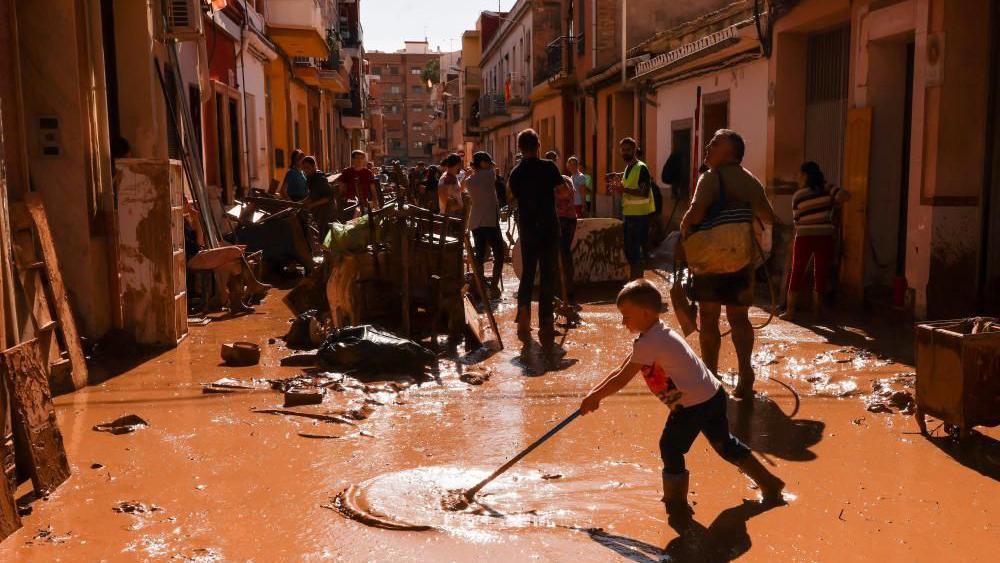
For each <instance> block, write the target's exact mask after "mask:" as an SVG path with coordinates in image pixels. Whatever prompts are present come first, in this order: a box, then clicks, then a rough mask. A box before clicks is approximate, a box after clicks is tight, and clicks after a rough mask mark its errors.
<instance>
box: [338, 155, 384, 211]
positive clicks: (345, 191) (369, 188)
mask: <svg viewBox="0 0 1000 563" xmlns="http://www.w3.org/2000/svg"><path fill="white" fill-rule="evenodd" d="M367 158H368V157H367V155H366V154H365V152H364V151H354V152H352V153H351V165H350V166H348V167H347V168H344V169H343V170H341V171H340V198H341V200H343V201H344V202H345V204H347V205H349V203H348V201H349V200H354V201H356V202H357V204H358V206H357V209H356V210H355V212H354V213H355V215H358V214H360V213H361V212H363V211H365V210H367V209H368V205H369V202H370V201H371V200H373V199H374V198H375V194H376V189H375V175H374V174H373V173H372V171H371V170H369V169H368V168H367V167H365V161H366V160H367Z"/></svg>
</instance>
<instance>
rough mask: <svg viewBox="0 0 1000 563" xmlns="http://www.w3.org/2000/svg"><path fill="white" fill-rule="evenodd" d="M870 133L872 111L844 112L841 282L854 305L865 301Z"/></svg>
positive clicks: (870, 109) (857, 109)
mask: <svg viewBox="0 0 1000 563" xmlns="http://www.w3.org/2000/svg"><path fill="white" fill-rule="evenodd" d="M871 134H872V108H870V107H869V108H855V109H852V110H850V111H848V112H847V131H846V135H845V142H844V187H845V188H846V189H847V191H848V192H850V194H851V198H850V199H849V200H847V202H845V203H844V212H843V219H842V225H843V226H842V242H841V246H842V258H841V268H840V283H841V287H842V288H843V295H844V297H845V298H847V299H848V300H849V301H851V302H855V303H860V302H861V301H862V300H863V299H864V280H865V249H866V247H867V240H868V238H867V237H868V233H867V225H868V177H869V176H868V174H869V163H870V160H871Z"/></svg>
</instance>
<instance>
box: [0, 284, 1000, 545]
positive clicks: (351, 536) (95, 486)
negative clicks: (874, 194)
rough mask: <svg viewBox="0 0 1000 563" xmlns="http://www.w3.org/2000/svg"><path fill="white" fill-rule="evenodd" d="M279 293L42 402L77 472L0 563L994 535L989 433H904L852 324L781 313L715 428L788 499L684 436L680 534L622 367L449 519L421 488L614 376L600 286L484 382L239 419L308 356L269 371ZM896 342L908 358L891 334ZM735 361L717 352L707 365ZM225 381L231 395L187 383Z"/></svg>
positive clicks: (996, 464)
mask: <svg viewBox="0 0 1000 563" xmlns="http://www.w3.org/2000/svg"><path fill="white" fill-rule="evenodd" d="M648 275H649V277H650V278H651V279H653V280H654V281H656V282H657V283H663V282H662V281H661V280H660V279H659V278H657V277H656V276H655V275H654V273H650V274H648ZM511 285H512V284H508V288H510V287H511ZM508 292H509V289H508ZM280 295H281V294H280V292H276V293H275V294H274V295H272V296H270V297H269V298H268V299H267V300H266V301H265V303H264V304H263V305H262V306H261V307H260V308H259V309H258V312H257V313H256V314H253V315H248V316H244V317H239V318H235V319H228V320H220V321H217V322H213V323H211V324H209V325H208V326H205V327H197V328H193V329H192V334H191V336H190V337H189V338H188V339H187V340H186V341H184V342H183V343H182V344H181V345H180V346H179V347H178V348H177V349H176V350H171V351H168V352H165V353H163V354H160V355H158V356H155V357H152V358H150V359H148V360H146V361H144V362H143V363H141V364H140V365H137V366H135V367H134V368H132V369H130V370H129V371H128V372H127V373H125V374H123V375H121V376H119V377H116V378H114V379H111V380H109V381H107V382H105V383H103V384H101V385H98V386H94V387H88V388H86V389H84V390H81V391H80V392H77V393H75V394H72V395H67V396H62V397H59V398H58V399H57V400H56V408H57V413H58V421H59V424H60V427H61V428H62V430H63V436H64V438H65V441H66V446H67V453H68V457H69V460H70V463H71V466H72V469H73V476H72V478H71V480H70V481H68V482H67V483H66V485H64V486H63V487H61V488H60V489H58V490H57V491H56V492H55V493H54V494H52V495H51V497H49V498H48V499H47V500H45V501H36V502H34V503H33V504H32V505H31V507H32V509H33V510H32V512H31V513H30V514H29V515H27V516H25V517H24V527H23V529H21V530H20V531H18V532H17V533H15V534H14V535H13V536H11V537H10V538H9V539H8V540H7V541H6V542H4V544H3V545H2V547H0V559H3V560H9V561H13V560H19V561H49V560H62V561H84V560H146V559H150V560H156V559H169V558H177V559H181V560H199V561H215V560H218V561H222V560H250V559H256V560H260V559H266V560H272V561H277V560H285V561H287V560H318V559H327V558H329V559H343V560H395V561H401V560H473V559H481V558H483V557H488V558H490V559H494V560H530V559H541V560H566V559H567V558H568V557H572V558H573V559H575V560H586V561H607V560H632V561H658V560H661V559H663V558H664V557H667V559H666V560H672V559H670V558H674V559H676V560H686V559H691V560H729V559H735V558H739V557H742V558H745V559H746V560H751V561H754V560H757V561H765V560H766V561H774V560H785V561H791V560H796V561H799V560H803V561H805V560H832V559H836V560H884V561H959V560H972V559H975V558H977V557H980V558H981V557H984V556H985V557H988V556H989V554H990V553H994V552H995V550H996V547H997V538H998V537H1000V528H998V524H997V523H998V522H1000V482H998V479H1000V447H998V442H997V439H998V438H1000V435H998V434H997V433H996V432H995V431H987V433H986V434H985V435H978V433H977V436H976V445H975V446H974V447H973V448H971V449H970V450H968V451H965V452H964V453H963V451H961V450H959V449H958V448H957V447H955V446H953V445H951V444H950V442H949V441H948V439H947V438H946V437H944V435H943V432H942V430H940V429H938V430H937V431H936V433H935V435H934V436H935V437H932V438H931V439H929V440H928V439H926V438H924V437H922V436H920V435H919V434H918V433H917V427H916V424H915V423H914V421H913V418H912V417H911V416H907V415H905V414H898V413H895V412H889V413H875V412H869V411H868V410H866V401H865V399H866V396H868V395H870V394H871V389H872V385H873V383H874V382H877V381H879V380H885V381H896V382H899V381H903V380H905V379H906V378H907V377H908V374H911V373H912V367H910V366H909V365H907V364H905V363H901V362H899V361H897V360H895V359H894V358H893V357H891V356H888V355H881V356H879V355H876V354H873V353H871V352H867V351H864V349H862V348H860V347H858V348H855V347H853V346H855V345H858V344H861V345H863V344H864V343H865V341H866V338H868V336H867V333H865V332H864V331H854V330H852V331H849V332H843V331H841V332H838V333H828V332H825V331H824V330H823V329H815V330H813V329H808V328H804V327H801V326H797V325H791V324H787V323H783V322H779V321H776V322H774V323H772V324H771V325H770V326H769V327H767V328H766V329H764V330H763V331H762V332H761V333H760V334H759V342H758V347H757V353H756V355H755V363H756V364H757V366H758V377H759V379H760V382H759V384H758V394H757V398H756V399H755V400H754V401H753V403H752V404H751V405H745V404H743V405H738V404H737V402H735V401H730V420H731V425H732V427H733V431H734V433H736V434H737V435H739V436H742V437H744V438H746V439H747V440H748V442H749V444H750V445H751V447H752V448H753V450H754V451H755V452H757V453H758V454H759V455H760V456H761V457H763V458H764V460H765V461H766V463H767V464H768V465H769V466H770V467H771V468H772V469H773V471H775V472H776V473H777V474H779V475H780V476H781V477H782V478H783V479H785V481H786V482H787V484H788V485H787V490H788V492H789V493H790V494H789V499H790V502H789V503H788V504H787V505H786V506H780V507H777V508H772V509H769V510H763V509H762V508H761V507H760V506H759V505H758V504H756V503H754V502H751V501H753V500H754V499H756V496H757V492H756V491H755V490H752V489H751V488H749V487H748V484H749V481H748V480H747V479H746V478H744V477H743V476H742V475H741V474H739V473H738V472H737V471H736V470H735V469H734V468H733V467H732V466H730V465H729V464H727V463H726V462H724V461H722V460H721V459H719V458H718V457H717V456H715V455H714V453H712V452H711V450H710V448H709V446H708V444H707V442H706V441H705V440H704V438H698V440H697V441H696V442H695V445H694V447H693V448H692V451H691V453H690V454H689V456H688V457H689V462H688V463H689V467H691V468H692V482H691V499H692V504H693V507H694V510H695V514H694V519H695V522H696V525H695V526H694V528H693V530H692V531H691V532H690V533H689V534H687V535H686V536H685V537H680V538H679V537H678V535H677V533H676V532H674V531H673V530H672V529H671V528H670V527H668V526H667V523H666V518H665V515H664V513H663V506H662V504H661V503H660V502H659V497H660V483H659V472H660V469H661V461H660V459H659V452H658V450H657V439H658V436H659V432H660V429H661V427H662V424H663V422H664V420H665V417H666V414H667V413H666V409H665V408H664V407H663V405H662V404H660V403H659V402H658V401H657V400H656V398H655V397H653V396H652V395H651V394H650V393H649V392H648V391H647V390H646V389H645V388H644V385H643V384H642V382H641V381H636V382H633V383H632V384H631V385H630V386H629V387H628V388H627V389H625V390H624V391H623V392H622V393H620V394H619V395H616V396H614V397H612V398H610V399H608V400H606V401H605V403H604V404H603V406H602V408H601V410H600V411H598V412H597V413H595V414H593V415H588V416H586V417H583V418H581V419H578V420H576V421H574V422H573V423H572V424H571V425H570V426H568V427H567V428H566V429H565V430H564V431H563V432H562V433H560V434H559V435H557V436H556V437H555V438H553V439H552V440H550V441H549V442H548V443H546V444H545V445H544V446H543V447H541V448H540V449H538V450H537V451H536V452H534V453H532V454H531V455H530V456H529V457H528V458H526V459H525V460H524V461H523V462H522V463H520V464H519V465H517V466H515V468H514V469H513V470H512V471H511V472H509V473H507V474H506V475H504V476H503V477H501V478H500V479H499V480H498V481H496V482H495V483H493V484H491V485H490V486H488V487H486V488H485V489H484V490H483V492H482V493H481V494H480V501H481V504H480V505H479V508H477V509H476V510H472V511H466V512H458V513H452V512H448V511H444V510H442V508H441V506H440V496H439V495H437V494H436V493H435V490H440V489H442V488H445V489H447V488H456V489H461V488H462V487H468V486H471V485H472V484H473V483H475V482H476V481H478V480H479V479H480V478H482V477H483V476H484V475H486V474H487V473H488V472H489V471H492V470H493V469H494V468H495V467H497V466H499V465H500V464H501V463H503V462H504V461H505V460H506V459H508V458H509V457H510V456H512V455H513V454H515V453H516V452H517V451H518V450H520V449H521V448H523V447H524V446H525V445H527V444H528V443H529V442H531V441H532V440H534V439H535V438H536V437H538V436H540V435H541V434H543V433H544V432H545V431H546V430H547V429H548V428H549V427H551V426H552V425H553V424H555V423H556V422H558V421H559V420H561V419H562V418H563V417H564V416H566V415H567V414H568V413H570V412H572V411H573V410H574V409H575V408H576V407H577V406H578V404H579V400H580V398H581V397H582V395H583V394H584V393H585V391H586V390H587V389H588V388H589V387H590V386H591V385H593V384H594V382H596V381H597V380H598V379H599V378H600V377H602V375H603V374H604V373H605V372H606V371H607V370H609V369H610V368H612V367H614V366H613V365H612V363H613V362H614V358H616V357H617V356H619V355H620V354H621V353H623V351H624V350H626V349H627V347H628V346H629V343H630V338H629V336H628V335H627V334H626V332H625V330H624V329H623V328H622V327H620V326H619V325H618V322H619V321H618V317H617V313H616V312H615V311H614V306H613V305H611V304H609V303H608V302H607V299H608V298H609V297H610V296H611V293H610V292H609V291H607V290H594V291H592V295H589V296H588V297H591V298H592V301H591V304H587V305H585V306H584V309H583V312H582V317H583V324H582V326H580V327H579V328H576V329H572V330H570V331H569V334H568V336H567V337H566V338H565V342H564V345H563V350H564V354H563V353H559V354H545V353H542V351H541V349H540V347H539V346H538V344H537V342H535V343H534V344H532V345H528V346H524V347H522V346H519V345H518V346H515V345H509V346H508V350H506V351H504V352H501V353H498V354H496V355H493V356H492V357H489V358H488V359H486V360H485V361H484V362H482V363H479V364H477V365H475V366H474V368H472V369H473V370H474V371H477V372H478V373H480V374H485V375H486V376H488V379H487V377H485V376H484V377H480V378H479V379H478V380H475V381H474V383H480V384H479V385H474V384H470V383H467V382H466V381H463V378H462V375H463V373H465V372H466V371H469V369H470V367H469V366H467V365H464V364H463V363H462V361H461V360H460V361H454V360H441V361H440V362H439V368H438V373H437V374H436V375H435V377H432V378H430V379H428V380H427V381H423V382H421V381H408V380H403V381H400V380H393V381H366V382H360V381H356V380H353V379H351V378H340V376H331V377H332V378H334V379H337V381H338V382H339V383H338V384H336V385H333V386H331V387H330V388H329V391H328V393H327V395H326V397H325V399H324V402H323V404H322V405H318V406H312V407H298V408H296V409H295V410H298V411H300V412H306V413H319V414H333V415H336V416H334V417H332V418H330V419H322V420H319V419H314V418H305V417H299V416H288V415H285V414H268V413H262V412H254V411H257V410H262V409H282V408H283V400H282V395H281V393H279V392H276V391H274V390H272V389H271V388H270V386H268V385H257V386H254V385H247V384H246V383H247V382H251V381H252V380H253V379H254V378H267V379H272V380H273V379H283V378H291V377H295V376H297V375H300V374H301V373H302V371H303V370H302V368H295V367H281V366H280V365H279V362H280V360H281V358H282V357H284V356H286V355H288V353H289V351H288V350H286V349H284V347H283V346H282V341H281V340H277V341H274V343H269V341H270V339H273V338H276V337H279V336H281V335H282V334H283V333H284V332H285V331H286V329H287V321H288V320H289V317H290V315H289V314H288V312H287V310H286V309H285V306H284V305H283V304H282V302H281V300H280ZM510 303H511V299H510V296H509V295H508V296H506V297H505V299H504V300H503V302H502V304H501V307H500V320H501V326H503V327H505V329H506V331H507V332H505V333H504V336H505V339H506V340H507V341H508V342H510V343H516V342H517V340H516V338H515V337H514V334H513V333H512V331H513V328H512V327H513V323H512V321H511V316H512V314H513V311H512V310H511V305H510ZM762 315H763V312H762V311H759V310H755V311H754V316H755V319H756V320H757V321H759V320H762V319H761V318H759V317H761V316H762ZM666 318H670V320H671V322H673V319H672V317H666ZM234 340H245V341H250V342H255V343H258V344H260V345H261V346H262V349H263V351H262V360H261V364H260V365H258V366H253V367H242V368H230V367H226V366H223V365H221V362H220V360H219V348H220V345H221V344H222V343H224V342H230V341H234ZM692 340H694V341H696V340H697V339H692ZM847 340H852V341H853V342H854V344H847V343H846V342H847ZM895 352H897V355H898V356H899V357H903V356H905V355H906V349H905V346H904V347H901V348H897V349H896V350H895ZM473 359H478V358H467V359H466V361H468V362H470V363H471V362H472V360H473ZM734 361H735V360H734V358H733V357H732V350H731V347H729V346H728V344H727V345H725V346H724V347H723V359H722V367H721V369H722V371H724V372H725V371H728V370H730V369H731V368H732V367H733V363H734ZM222 378H231V379H230V380H227V381H228V383H229V384H230V385H231V386H233V387H240V388H239V389H227V391H230V390H231V391H232V392H212V393H206V392H203V384H206V383H211V382H216V381H218V380H220V379H222ZM464 379H466V380H470V381H471V379H470V378H469V377H465V378H464ZM483 379H485V381H483ZM240 382H243V383H240ZM225 383H226V382H223V384H225ZM897 384H898V385H905V382H904V383H902V384H900V383H897ZM365 406H367V407H368V408H362V407H365ZM904 408H905V407H904ZM890 410H891V409H890ZM352 412H353V413H354V415H355V416H353V417H352V416H347V414H349V413H352ZM127 414H134V415H137V416H139V417H141V419H142V420H144V421H145V422H146V423H147V424H146V425H145V426H143V425H138V426H136V427H135V428H134V431H133V432H129V433H124V434H118V435H116V434H112V433H108V432H96V431H94V430H93V429H92V428H93V427H94V426H95V425H97V424H100V423H104V422H109V421H113V420H114V419H116V418H118V417H120V416H122V415H127ZM933 425H936V423H933V424H932V428H933ZM352 484H353V485H357V484H363V485H364V488H365V490H364V497H365V498H364V502H365V503H366V505H367V506H369V507H370V508H371V509H373V510H376V511H381V512H382V513H385V514H391V515H393V516H394V517H398V518H400V519H402V520H408V521H419V522H421V523H424V524H427V525H429V526H433V527H434V529H433V530H430V531H394V530H385V529H379V528H375V527H372V526H369V525H366V524H364V523H360V522H357V521H354V520H351V519H348V518H346V517H345V516H344V515H342V514H341V513H340V512H338V511H337V510H336V507H335V498H334V497H336V496H337V495H338V493H340V492H341V491H343V490H344V489H345V488H347V487H348V486H350V485H352ZM22 488H23V491H21V492H25V491H27V490H29V489H28V488H25V487H22ZM123 503H125V504H123ZM122 507H125V508H122ZM693 546H697V547H693ZM692 550H694V551H692ZM571 554H572V555H571ZM692 554H698V556H697V557H692Z"/></svg>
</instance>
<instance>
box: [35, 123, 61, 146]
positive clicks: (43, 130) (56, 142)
mask: <svg viewBox="0 0 1000 563" xmlns="http://www.w3.org/2000/svg"><path fill="white" fill-rule="evenodd" d="M38 138H39V145H40V146H41V154H42V156H62V143H61V142H60V135H59V118H58V117H57V116H55V115H43V116H40V117H39V118H38Z"/></svg>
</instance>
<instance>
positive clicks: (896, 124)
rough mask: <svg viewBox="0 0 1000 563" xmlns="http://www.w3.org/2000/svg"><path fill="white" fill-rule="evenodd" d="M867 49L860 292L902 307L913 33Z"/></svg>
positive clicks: (885, 302) (903, 298) (908, 175)
mask: <svg viewBox="0 0 1000 563" xmlns="http://www.w3.org/2000/svg"><path fill="white" fill-rule="evenodd" d="M868 54H869V66H870V73H869V91H868V96H869V101H870V104H871V106H872V110H873V114H874V115H875V116H877V117H876V119H875V120H874V121H873V123H872V131H871V167H870V174H869V178H870V183H869V193H868V209H870V210H872V213H870V214H869V215H868V244H867V248H866V249H865V297H866V299H867V300H869V301H872V302H876V303H883V304H887V305H892V306H895V307H902V306H904V305H905V296H906V288H907V283H906V253H907V228H908V224H907V223H908V222H907V219H908V214H907V211H908V208H909V192H910V191H909V185H910V148H911V142H910V134H911V125H912V122H913V112H912V106H913V66H914V42H913V36H912V34H908V35H904V36H900V37H897V38H895V39H892V40H885V41H879V42H873V43H871V44H869V49H868Z"/></svg>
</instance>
